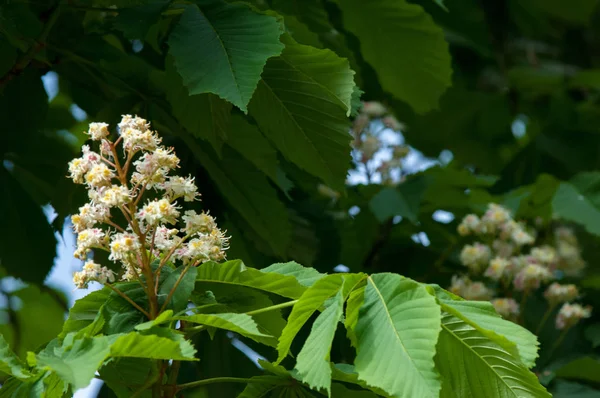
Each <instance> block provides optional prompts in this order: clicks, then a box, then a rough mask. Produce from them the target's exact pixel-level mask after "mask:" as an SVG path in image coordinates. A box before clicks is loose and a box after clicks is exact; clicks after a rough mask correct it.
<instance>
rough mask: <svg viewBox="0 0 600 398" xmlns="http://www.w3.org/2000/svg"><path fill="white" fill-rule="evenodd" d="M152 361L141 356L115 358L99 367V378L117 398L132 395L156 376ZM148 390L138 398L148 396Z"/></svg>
mask: <svg viewBox="0 0 600 398" xmlns="http://www.w3.org/2000/svg"><path fill="white" fill-rule="evenodd" d="M156 370H157V369H156V366H154V364H153V361H152V360H150V359H143V358H116V359H114V360H112V361H109V362H108V363H106V364H105V365H104V366H102V367H101V368H100V370H99V371H98V373H99V374H100V378H101V379H102V380H103V381H104V383H106V384H107V385H108V387H110V389H111V390H112V391H113V392H114V393H115V394H116V395H117V397H118V398H130V397H132V396H133V395H134V394H135V393H136V392H137V391H138V390H139V389H140V388H141V387H142V386H144V385H147V384H146V383H148V382H151V381H153V380H154V379H156V378H157V377H158V372H157V371H156ZM151 396H152V392H151V391H150V390H148V391H146V392H144V393H142V394H141V395H140V398H150V397H151Z"/></svg>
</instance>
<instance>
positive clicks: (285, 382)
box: [237, 376, 315, 398]
mask: <svg viewBox="0 0 600 398" xmlns="http://www.w3.org/2000/svg"><path fill="white" fill-rule="evenodd" d="M251 380H252V381H251V382H249V383H248V384H247V385H246V388H245V389H244V391H242V392H241V393H240V395H238V396H237V398H263V397H282V398H283V397H290V398H291V397H294V398H312V397H315V395H313V394H312V393H311V391H310V390H309V389H307V388H306V387H304V386H303V385H302V384H299V383H298V382H297V381H296V380H295V379H292V378H291V377H282V376H255V377H252V379H251Z"/></svg>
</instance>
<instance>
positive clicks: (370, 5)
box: [339, 0, 452, 113]
mask: <svg viewBox="0 0 600 398" xmlns="http://www.w3.org/2000/svg"><path fill="white" fill-rule="evenodd" d="M339 5H340V8H341V10H342V16H343V20H344V26H345V28H347V29H348V30H349V31H350V32H352V33H354V34H355V35H356V36H357V37H358V39H359V40H360V47H361V50H362V53H363V55H364V58H365V60H366V61H367V62H368V63H370V64H371V65H372V66H373V68H374V69H375V71H376V72H377V75H378V76H379V80H380V82H381V85H382V86H383V88H384V90H386V91H389V92H390V93H392V94H393V95H394V96H396V97H397V98H399V99H401V100H403V101H406V102H407V103H408V104H410V105H411V106H412V107H413V108H414V109H415V110H416V111H417V112H419V113H424V112H426V111H428V110H430V109H433V108H436V107H437V103H438V99H439V98H440V96H441V95H442V93H443V92H444V91H445V90H446V88H448V87H450V84H451V79H450V77H451V74H452V69H451V67H450V61H451V60H450V53H449V52H448V44H447V43H446V41H445V40H444V32H443V31H442V29H441V28H440V27H438V26H437V25H436V24H435V23H434V22H433V20H432V18H431V17H430V16H429V15H428V14H427V13H426V12H425V11H424V10H423V8H421V6H418V5H416V4H411V3H409V2H407V1H405V0H372V1H369V2H363V1H360V0H340V1H339ZM374 27H377V28H376V29H375V28H374Z"/></svg>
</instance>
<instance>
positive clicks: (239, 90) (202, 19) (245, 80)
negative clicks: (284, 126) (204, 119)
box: [169, 0, 283, 112]
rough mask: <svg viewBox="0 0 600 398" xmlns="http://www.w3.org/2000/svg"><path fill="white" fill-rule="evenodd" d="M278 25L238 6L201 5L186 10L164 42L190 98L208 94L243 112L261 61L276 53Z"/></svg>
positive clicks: (208, 0) (214, 0) (207, 0)
mask: <svg viewBox="0 0 600 398" xmlns="http://www.w3.org/2000/svg"><path fill="white" fill-rule="evenodd" d="M281 33H282V30H281V25H280V24H279V22H278V21H277V19H276V18H275V17H273V16H268V15H263V14H258V13H256V12H254V11H252V10H251V9H250V8H249V7H248V6H246V5H244V4H241V3H233V4H232V3H227V2H224V1H221V0H200V1H198V2H197V4H194V5H187V6H185V11H184V12H183V15H182V16H181V19H180V20H179V22H178V24H177V26H176V27H175V29H174V30H173V32H172V33H171V36H170V38H169V45H170V47H171V49H170V52H171V54H172V55H173V56H174V58H175V65H176V66H177V70H178V71H179V73H180V74H181V76H182V77H183V81H184V83H185V85H186V86H187V87H188V89H189V93H190V94H191V95H194V94H204V93H213V94H216V95H218V96H219V97H221V98H223V99H225V100H227V101H229V102H231V103H233V104H234V105H235V106H237V107H238V108H240V109H241V110H243V111H244V112H246V106H247V105H248V102H249V101H250V98H252V93H253V92H254V90H255V89H256V85H257V83H258V81H259V79H260V74H261V72H262V70H263V67H264V65H265V62H266V61H267V59H269V58H270V57H273V56H276V55H278V54H280V53H281V50H282V49H283V45H282V44H281V43H280V42H279V36H280V35H281Z"/></svg>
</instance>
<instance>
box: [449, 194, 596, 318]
mask: <svg viewBox="0 0 600 398" xmlns="http://www.w3.org/2000/svg"><path fill="white" fill-rule="evenodd" d="M458 233H459V234H460V235H461V236H463V237H466V236H471V237H474V238H475V239H476V240H477V241H475V242H474V243H472V244H467V245H465V246H464V247H463V248H462V250H461V252H460V261H461V263H462V264H463V265H464V266H465V267H466V269H467V272H466V274H464V275H460V276H458V275H455V276H453V278H452V284H451V286H450V288H449V290H450V291H451V292H453V293H455V294H457V295H459V296H461V297H463V298H465V299H467V300H490V301H491V302H492V304H493V305H494V307H495V308H496V311H497V312H498V313H499V314H500V315H502V316H503V317H505V318H507V319H510V320H517V318H518V317H519V314H520V305H521V304H523V303H522V301H523V300H524V299H525V298H526V297H527V295H528V294H530V293H532V292H534V291H536V290H537V289H539V288H541V287H543V286H547V285H548V284H549V283H551V284H550V285H549V286H547V288H546V290H545V292H544V297H545V298H546V300H547V301H548V304H549V306H550V308H555V307H556V306H558V305H561V304H562V307H561V309H560V310H559V313H558V315H557V317H556V328H557V329H565V328H569V327H571V326H573V325H574V324H576V323H577V322H578V321H579V320H580V319H582V318H587V317H589V316H590V313H591V309H590V308H588V307H582V306H581V305H580V304H571V302H572V301H573V300H575V299H577V298H578V297H579V291H578V289H577V286H575V285H573V284H560V283H558V282H557V280H559V279H561V278H562V276H563V275H565V276H569V277H576V276H579V275H580V274H581V272H582V270H583V269H584V267H585V265H586V264H585V261H584V260H583V259H582V257H581V249H580V247H579V244H578V241H577V238H576V236H575V234H574V232H573V230H571V229H569V228H567V227H562V226H561V227H558V228H556V229H554V231H553V236H552V237H551V238H550V239H546V242H545V243H544V244H540V245H536V241H537V240H538V236H537V235H538V232H537V231H536V229H535V228H532V227H528V226H527V225H526V224H525V223H523V222H518V221H515V220H514V219H513V217H512V214H511V213H510V211H509V210H508V209H506V208H504V207H502V206H500V205H497V204H494V203H491V204H489V205H488V209H487V211H486V212H485V213H484V214H483V216H481V217H479V216H477V215H475V214H469V215H467V216H466V217H465V218H464V219H463V220H462V222H461V223H460V225H459V226H458ZM503 296H504V297H503ZM519 301H521V303H520V302H519Z"/></svg>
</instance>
